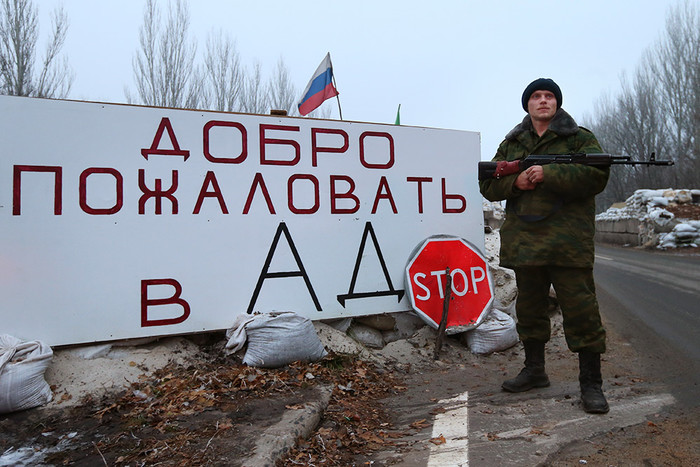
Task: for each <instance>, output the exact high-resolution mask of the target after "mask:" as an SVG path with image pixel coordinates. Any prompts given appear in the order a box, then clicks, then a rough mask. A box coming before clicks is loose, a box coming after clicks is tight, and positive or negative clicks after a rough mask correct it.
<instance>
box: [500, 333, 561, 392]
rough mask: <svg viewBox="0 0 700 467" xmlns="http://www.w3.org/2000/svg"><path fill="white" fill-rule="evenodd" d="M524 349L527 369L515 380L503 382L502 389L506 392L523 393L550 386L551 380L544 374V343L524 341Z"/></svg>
mask: <svg viewBox="0 0 700 467" xmlns="http://www.w3.org/2000/svg"><path fill="white" fill-rule="evenodd" d="M523 347H525V368H523V369H522V370H521V371H520V373H519V374H518V376H516V377H515V378H512V379H508V380H506V381H504V382H503V384H502V385H501V387H502V388H503V390H504V391H508V392H523V391H529V390H530V389H532V388H544V387H547V386H549V378H548V377H547V373H545V372H544V342H539V341H523Z"/></svg>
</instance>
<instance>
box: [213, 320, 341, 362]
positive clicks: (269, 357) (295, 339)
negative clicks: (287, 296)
mask: <svg viewBox="0 0 700 467" xmlns="http://www.w3.org/2000/svg"><path fill="white" fill-rule="evenodd" d="M236 321H237V323H239V324H238V327H236V328H231V329H229V330H228V331H227V333H226V335H227V337H228V338H229V342H228V343H227V344H226V347H227V348H236V347H238V348H240V347H241V346H239V344H240V342H241V340H243V339H244V340H245V341H247V344H248V347H247V349H246V352H245V356H244V357H243V363H244V364H246V365H249V366H255V367H262V368H278V367H281V366H284V365H287V364H289V363H292V362H295V361H297V360H302V361H316V360H320V359H321V358H323V357H325V356H326V355H327V354H328V352H326V349H325V348H324V347H323V344H321V341H320V339H319V338H318V335H316V329H315V328H314V325H313V323H312V322H311V320H310V319H308V318H304V317H302V316H300V315H298V314H296V313H294V312H291V311H284V312H279V313H263V314H259V315H253V316H247V317H245V318H244V319H237V320H236Z"/></svg>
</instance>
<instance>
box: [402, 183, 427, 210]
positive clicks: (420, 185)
mask: <svg viewBox="0 0 700 467" xmlns="http://www.w3.org/2000/svg"><path fill="white" fill-rule="evenodd" d="M406 181H407V182H417V183H418V213H419V214H423V182H432V181H433V179H432V178H431V177H406Z"/></svg>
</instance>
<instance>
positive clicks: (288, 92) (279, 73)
mask: <svg viewBox="0 0 700 467" xmlns="http://www.w3.org/2000/svg"><path fill="white" fill-rule="evenodd" d="M267 88H268V95H269V96H270V105H271V106H272V108H273V109H279V110H286V111H287V115H298V114H299V110H298V109H297V106H296V103H297V102H296V101H297V99H296V94H297V91H296V88H295V87H294V85H293V84H292V81H291V79H290V78H289V71H288V70H287V65H285V64H284V60H283V59H282V57H280V59H279V60H278V61H277V66H276V67H275V70H274V72H273V74H272V77H271V78H270V81H269V82H268V85H267Z"/></svg>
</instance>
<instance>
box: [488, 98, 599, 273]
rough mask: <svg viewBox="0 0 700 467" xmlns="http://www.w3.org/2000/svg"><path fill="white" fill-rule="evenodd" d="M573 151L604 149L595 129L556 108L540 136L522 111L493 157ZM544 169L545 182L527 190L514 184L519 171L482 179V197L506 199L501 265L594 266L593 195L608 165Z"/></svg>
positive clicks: (501, 158)
mask: <svg viewBox="0 0 700 467" xmlns="http://www.w3.org/2000/svg"><path fill="white" fill-rule="evenodd" d="M573 152H585V153H600V152H602V149H601V147H600V144H599V143H598V141H597V140H596V138H595V136H594V135H593V133H591V132H590V131H589V130H587V129H585V128H582V127H579V126H578V125H577V124H576V122H575V121H574V119H573V118H572V117H571V116H570V115H569V114H568V113H566V112H565V111H564V110H562V109H559V110H558V111H557V113H556V114H555V115H554V118H553V119H552V121H551V122H550V124H549V128H548V129H547V131H545V132H544V133H543V134H542V136H541V137H540V136H538V135H537V133H536V132H535V130H534V129H533V127H532V121H531V120H530V116H529V115H528V116H526V117H525V118H524V119H523V121H522V122H521V123H520V124H519V125H517V126H516V127H515V128H513V130H511V131H510V132H509V133H508V134H507V135H506V138H505V140H504V141H503V142H502V143H501V144H500V145H499V147H498V150H497V151H496V156H495V157H494V158H493V160H494V161H501V160H506V161H513V160H516V159H522V158H525V157H526V156H528V155H530V154H570V153H573ZM543 170H544V182H543V183H540V184H539V185H538V186H537V187H536V188H535V189H534V190H531V191H522V190H519V189H517V188H516V187H515V185H514V183H515V179H516V177H517V174H514V175H508V176H505V177H502V178H500V179H491V180H485V181H482V182H480V188H481V193H482V194H483V195H484V197H485V198H486V199H488V200H490V201H501V200H506V220H505V222H504V224H503V226H502V227H501V252H500V260H501V266H503V267H507V268H515V267H520V266H543V265H552V266H569V267H593V256H594V252H593V250H594V246H593V236H594V234H595V195H596V194H598V193H600V192H601V191H603V189H604V188H605V185H606V184H607V181H608V176H609V173H610V169H609V168H606V169H600V168H595V167H589V166H585V165H582V164H549V165H545V166H543Z"/></svg>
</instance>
